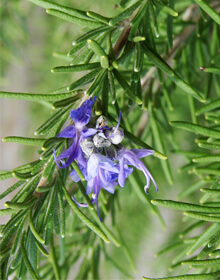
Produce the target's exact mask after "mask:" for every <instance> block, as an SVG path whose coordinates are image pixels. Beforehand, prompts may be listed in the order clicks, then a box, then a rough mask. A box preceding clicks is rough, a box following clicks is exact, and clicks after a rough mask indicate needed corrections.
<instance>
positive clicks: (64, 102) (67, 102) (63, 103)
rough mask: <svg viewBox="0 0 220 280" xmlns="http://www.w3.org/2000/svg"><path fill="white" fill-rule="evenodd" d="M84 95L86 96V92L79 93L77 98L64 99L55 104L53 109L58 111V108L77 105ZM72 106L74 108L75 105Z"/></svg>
mask: <svg viewBox="0 0 220 280" xmlns="http://www.w3.org/2000/svg"><path fill="white" fill-rule="evenodd" d="M84 95H85V93H84V91H79V93H78V94H76V96H73V97H69V98H66V99H62V100H60V101H56V102H54V103H53V108H54V109H56V108H61V107H66V106H69V105H70V104H71V103H76V101H78V100H79V99H81V98H82V97H83V96H84ZM72 105H73V106H74V104H72Z"/></svg>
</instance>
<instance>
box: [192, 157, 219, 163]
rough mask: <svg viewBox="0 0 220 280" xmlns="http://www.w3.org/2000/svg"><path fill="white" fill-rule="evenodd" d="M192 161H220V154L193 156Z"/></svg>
mask: <svg viewBox="0 0 220 280" xmlns="http://www.w3.org/2000/svg"><path fill="white" fill-rule="evenodd" d="M192 161H193V162H200V163H206V162H220V156H218V155H211V156H203V157H198V158H193V159H192Z"/></svg>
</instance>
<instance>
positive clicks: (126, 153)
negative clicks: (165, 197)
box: [118, 147, 158, 193]
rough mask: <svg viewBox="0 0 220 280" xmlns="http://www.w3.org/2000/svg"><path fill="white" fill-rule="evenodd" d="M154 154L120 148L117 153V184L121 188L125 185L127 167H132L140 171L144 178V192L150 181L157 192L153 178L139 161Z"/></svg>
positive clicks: (150, 151)
mask: <svg viewBox="0 0 220 280" xmlns="http://www.w3.org/2000/svg"><path fill="white" fill-rule="evenodd" d="M153 153H154V151H153V150H147V149H132V150H128V149H126V148H124V147H123V148H122V149H120V150H119V151H118V161H119V166H120V172H119V176H118V182H119V185H120V186H121V187H123V186H124V184H125V179H126V169H127V165H133V166H134V167H136V168H137V169H139V170H141V171H142V172H143V173H144V175H145V177H146V185H145V187H144V190H145V192H146V193H147V192H148V188H149V186H150V180H152V182H153V184H154V186H155V188H156V190H157V191H158V188H157V184H156V182H155V181H154V178H153V177H152V175H151V174H150V172H149V171H148V169H147V168H146V166H145V165H144V163H143V162H142V161H141V160H140V159H139V158H142V157H146V156H149V155H152V154H153Z"/></svg>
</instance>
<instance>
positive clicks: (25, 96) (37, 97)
mask: <svg viewBox="0 0 220 280" xmlns="http://www.w3.org/2000/svg"><path fill="white" fill-rule="evenodd" d="M75 93H77V92H74V91H73V92H72V91H71V92H64V93H54V94H37V93H20V92H6V91H1V92H0V97H2V98H9V99H18V100H28V101H56V100H61V99H65V98H68V97H72V96H73V95H75Z"/></svg>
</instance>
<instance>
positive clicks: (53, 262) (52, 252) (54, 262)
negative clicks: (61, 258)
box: [50, 237, 60, 280]
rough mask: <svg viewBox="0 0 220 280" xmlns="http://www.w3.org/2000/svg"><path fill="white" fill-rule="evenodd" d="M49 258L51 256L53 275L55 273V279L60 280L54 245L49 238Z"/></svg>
mask: <svg viewBox="0 0 220 280" xmlns="http://www.w3.org/2000/svg"><path fill="white" fill-rule="evenodd" d="M50 256H51V261H52V266H53V269H54V273H55V278H56V280H60V269H59V266H58V261H57V257H56V252H55V247H54V243H53V237H52V238H51V241H50Z"/></svg>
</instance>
